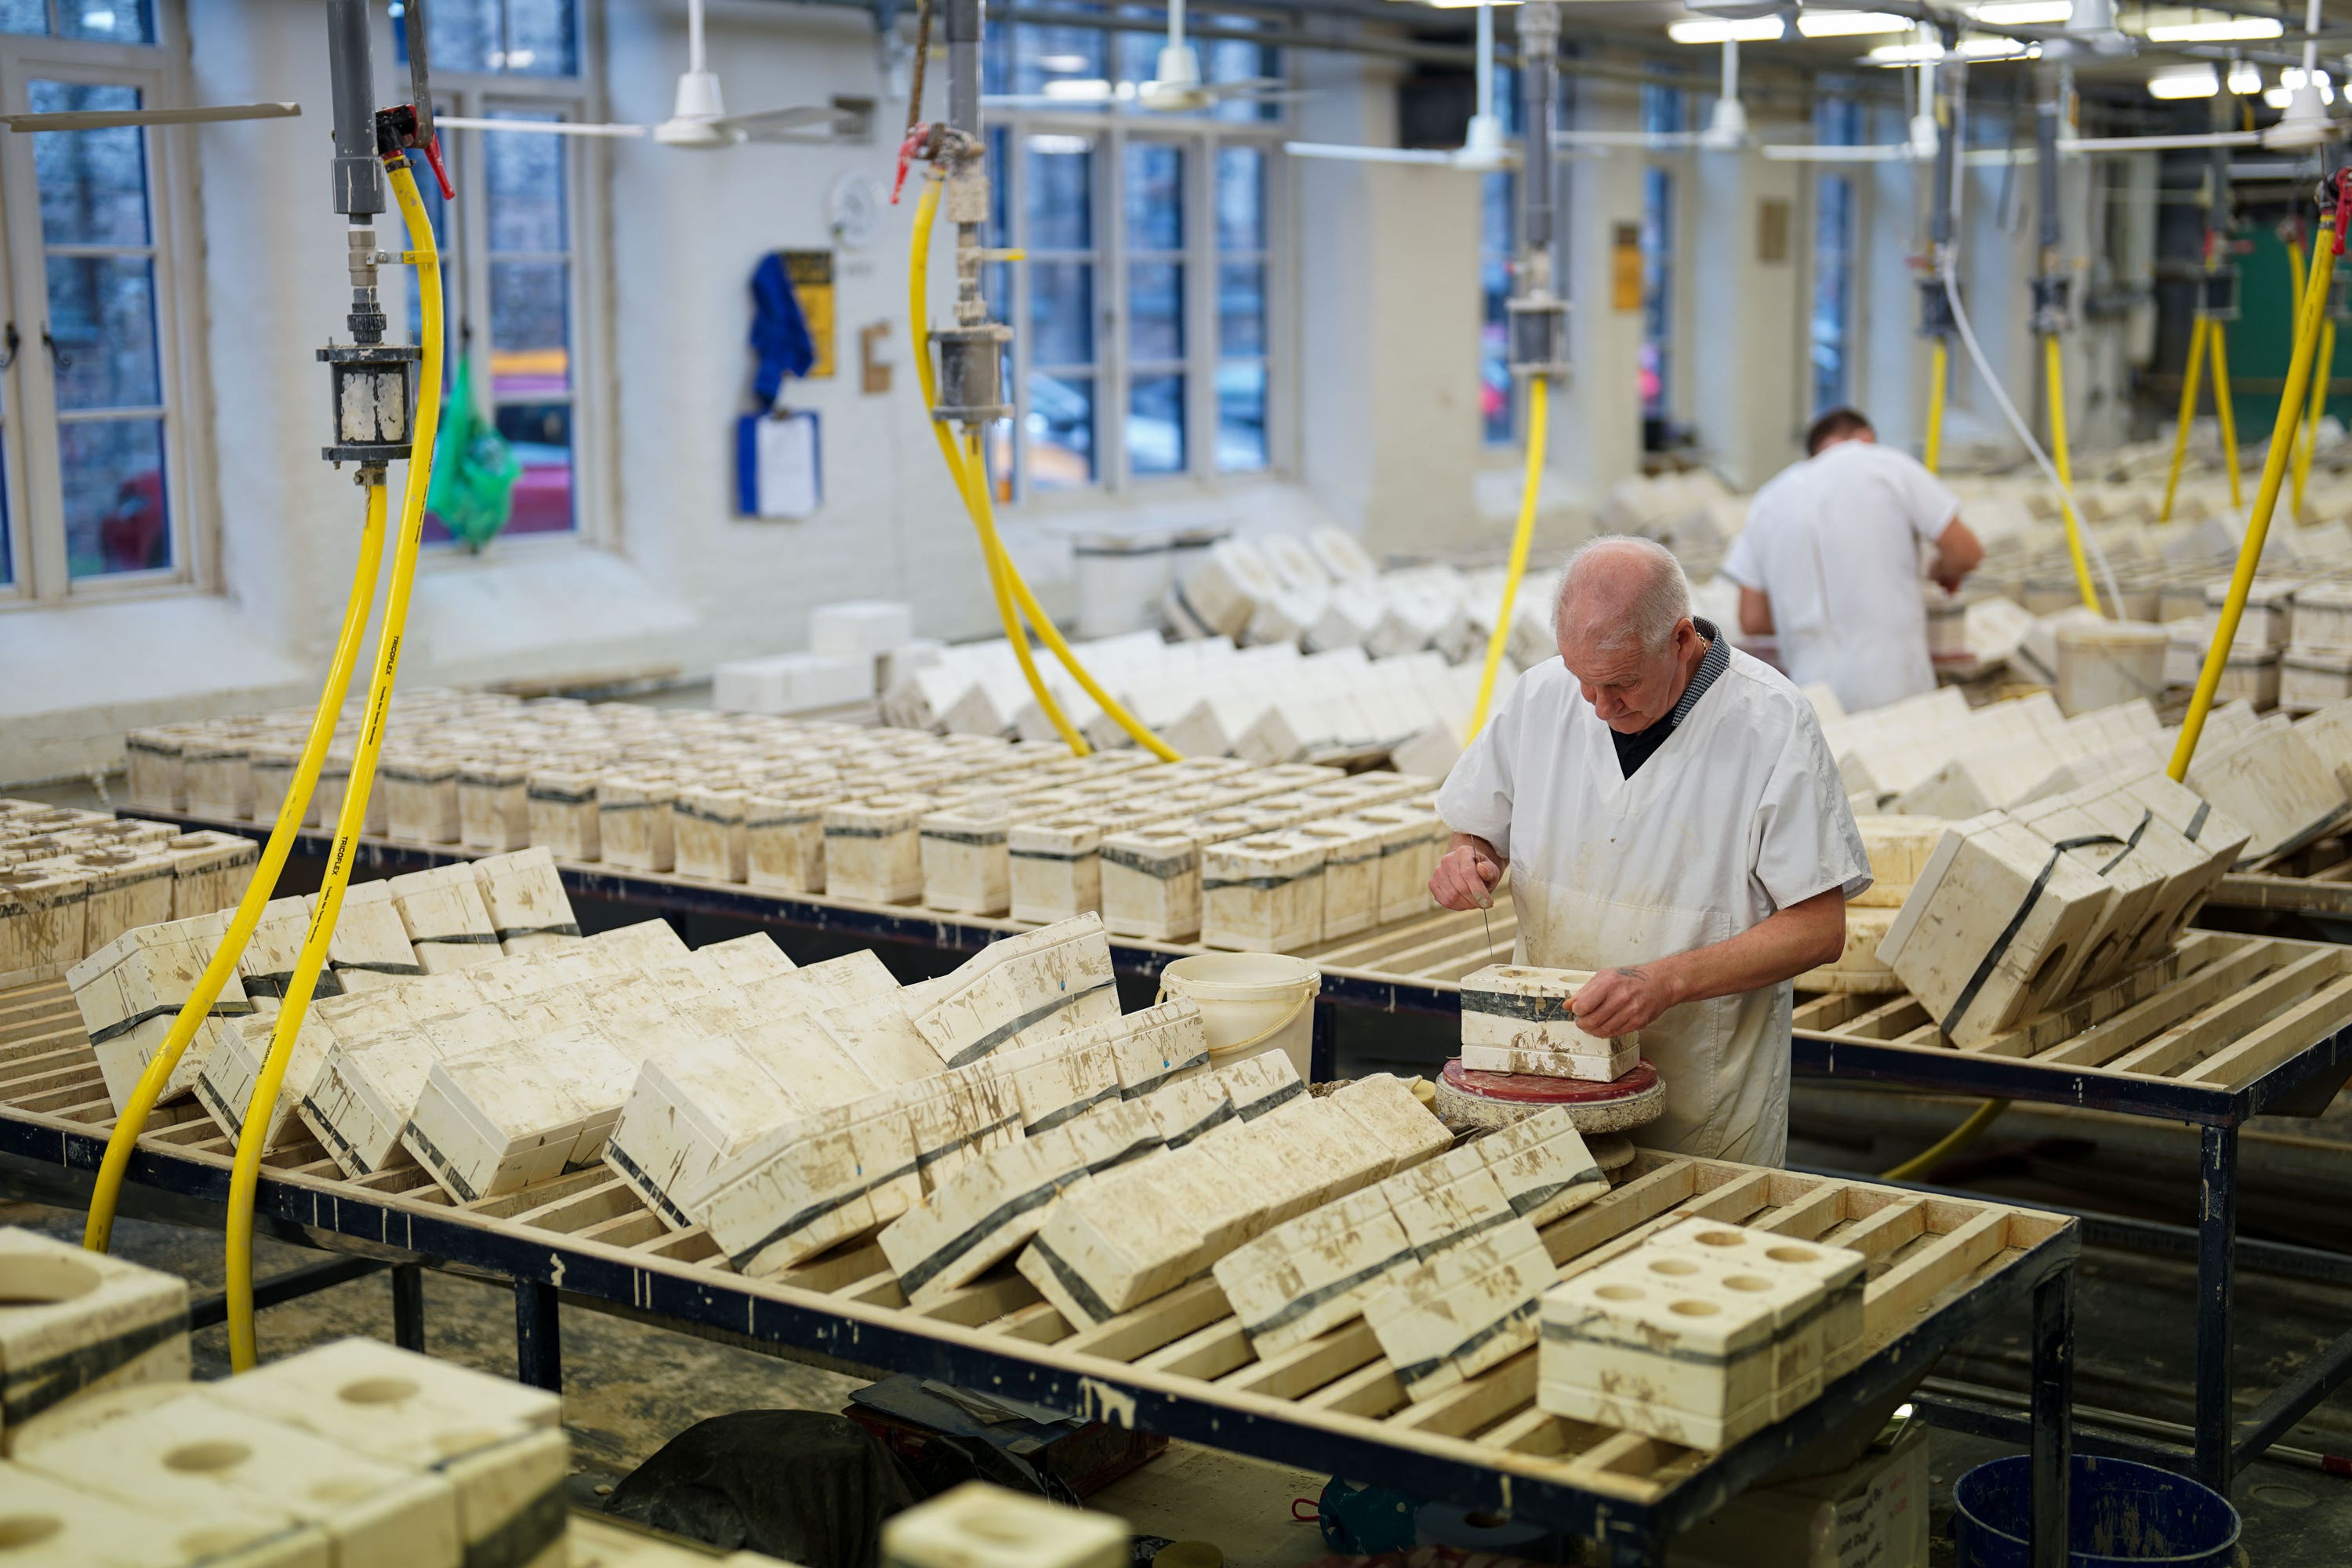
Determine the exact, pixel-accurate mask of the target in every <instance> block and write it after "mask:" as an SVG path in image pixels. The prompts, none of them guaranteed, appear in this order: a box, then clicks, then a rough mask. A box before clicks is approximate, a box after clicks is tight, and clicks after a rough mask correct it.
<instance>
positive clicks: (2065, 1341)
mask: <svg viewBox="0 0 2352 1568" xmlns="http://www.w3.org/2000/svg"><path fill="white" fill-rule="evenodd" d="M2073 1450H2074V1270H2073V1269H2072V1268H2064V1269H2061V1270H2060V1271H2059V1272H2057V1273H2055V1274H2053V1275H2052V1276H2051V1277H2050V1278H2049V1279H2045V1280H2043V1281H2042V1283H2041V1284H2040V1285H2039V1286H2037V1287H2035V1289H2034V1291H2033V1448H2032V1456H2033V1458H2032V1467H2033V1536H2032V1541H2033V1568H2066V1561H2067V1544H2068V1543H2067V1521H2068V1518H2069V1515H2070V1510H2071V1504H2070V1502H2069V1500H2068V1497H2067V1489H2068V1486H2069V1483H2070V1482H2071V1480H2072V1479H2073V1478H2072V1474H2071V1468H2072V1465H2073V1463H2074V1453H2073Z"/></svg>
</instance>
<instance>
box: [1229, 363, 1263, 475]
mask: <svg viewBox="0 0 2352 1568" xmlns="http://www.w3.org/2000/svg"><path fill="white" fill-rule="evenodd" d="M1265 466H1266V456H1265V364H1264V363H1258V362H1254V361H1248V360H1232V361H1227V362H1226V363H1223V364H1221V365H1219V366H1218V367H1217V468H1218V470H1219V471H1220V472H1222V473H1228V474H1237V473H1252V472H1255V470H1257V469H1259V468H1265Z"/></svg>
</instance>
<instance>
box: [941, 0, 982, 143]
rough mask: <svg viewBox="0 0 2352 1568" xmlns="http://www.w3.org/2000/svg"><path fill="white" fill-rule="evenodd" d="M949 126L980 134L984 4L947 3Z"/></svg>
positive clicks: (953, 0) (958, 0)
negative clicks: (982, 7) (982, 10)
mask: <svg viewBox="0 0 2352 1568" xmlns="http://www.w3.org/2000/svg"><path fill="white" fill-rule="evenodd" d="M947 7H948V16H947V23H948V124H949V125H950V126H951V127H952V128H954V129H955V130H958V131H961V132H963V133H964V134H965V135H967V136H978V135H979V134H980V28H981V16H980V8H981V0H947Z"/></svg>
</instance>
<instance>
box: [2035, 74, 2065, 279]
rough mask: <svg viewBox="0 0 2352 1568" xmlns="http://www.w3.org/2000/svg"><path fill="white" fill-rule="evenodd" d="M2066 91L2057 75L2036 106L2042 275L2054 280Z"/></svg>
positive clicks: (2036, 173)
mask: <svg viewBox="0 0 2352 1568" xmlns="http://www.w3.org/2000/svg"><path fill="white" fill-rule="evenodd" d="M2065 98H2066V89H2065V86H2064V84H2063V79H2062V78H2061V77H2060V76H2059V75H2058V73H2056V72H2054V71H2053V72H2052V73H2051V75H2050V83H2049V90H2048V91H2047V92H2045V93H2043V94H2042V101H2041V102H2040V103H2039V104H2037V105H2035V106H2034V113H2033V151H2034V160H2033V162H2034V170H2033V173H2034V186H2035V192H2036V195H2038V196H2039V198H2040V200H2041V203H2042V277H2043V278H2044V279H2048V278H2051V277H2054V276H2055V275H2056V273H2057V271H2058V238H2059V234H2058V131H2059V121H2061V120H2062V119H2063V117H2064V114H2065Z"/></svg>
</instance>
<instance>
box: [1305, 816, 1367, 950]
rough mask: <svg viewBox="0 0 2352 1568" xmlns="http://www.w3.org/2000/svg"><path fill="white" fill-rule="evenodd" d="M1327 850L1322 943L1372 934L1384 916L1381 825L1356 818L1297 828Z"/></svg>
mask: <svg viewBox="0 0 2352 1568" xmlns="http://www.w3.org/2000/svg"><path fill="white" fill-rule="evenodd" d="M1295 831H1296V832H1297V833H1300V834H1303V835H1305V836H1306V837H1309V838H1314V839H1319V840H1321V841H1322V843H1323V846H1324V858H1323V931H1322V940H1323V941H1325V942H1336V941H1338V940H1339V938H1341V937H1343V936H1353V935H1355V934H1356V933H1357V932H1358V931H1369V930H1370V929H1371V927H1372V926H1374V925H1376V924H1378V923H1379V921H1380V917H1381V840H1382V837H1384V835H1383V830H1382V828H1381V826H1380V825H1378V824H1375V823H1370V822H1364V821H1360V820H1358V819H1356V818H1353V817H1346V816H1342V817H1338V818H1335V819H1334V820H1332V821H1329V822H1310V823H1307V824H1306V825H1305V826H1301V827H1299V828H1297V829H1295Z"/></svg>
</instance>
